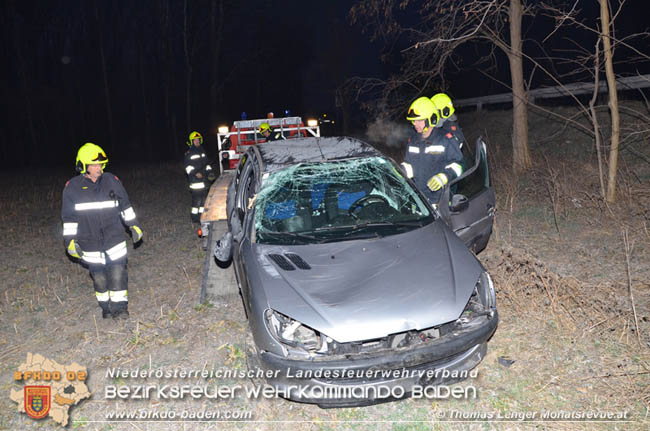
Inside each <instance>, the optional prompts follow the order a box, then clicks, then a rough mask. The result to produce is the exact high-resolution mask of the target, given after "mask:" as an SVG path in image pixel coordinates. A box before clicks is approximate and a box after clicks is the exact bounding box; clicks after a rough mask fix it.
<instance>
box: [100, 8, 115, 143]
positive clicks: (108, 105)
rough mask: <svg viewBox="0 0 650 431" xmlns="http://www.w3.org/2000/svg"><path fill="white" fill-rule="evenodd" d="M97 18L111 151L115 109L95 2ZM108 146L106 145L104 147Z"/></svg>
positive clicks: (108, 141) (102, 33) (102, 34)
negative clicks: (112, 104) (109, 86)
mask: <svg viewBox="0 0 650 431" xmlns="http://www.w3.org/2000/svg"><path fill="white" fill-rule="evenodd" d="M95 18H97V30H98V33H99V56H100V58H101V61H102V76H103V79H104V98H105V100H106V119H107V121H108V139H107V142H106V144H105V145H106V146H107V147H108V149H109V151H111V152H112V150H113V136H115V135H114V134H113V109H112V107H111V92H110V91H109V88H108V73H107V72H106V55H105V53H104V32H103V30H102V22H101V17H100V14H99V6H98V5H97V2H95ZM102 146H104V145H102ZM104 148H106V147H104Z"/></svg>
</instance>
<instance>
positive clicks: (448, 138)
mask: <svg viewBox="0 0 650 431" xmlns="http://www.w3.org/2000/svg"><path fill="white" fill-rule="evenodd" d="M406 119H407V120H409V121H410V122H411V123H412V124H413V128H414V129H415V133H414V134H413V135H412V136H411V138H409V141H408V144H407V147H406V155H405V157H404V163H402V166H403V168H404V171H405V172H406V175H407V176H408V177H409V178H413V181H414V182H415V185H416V186H417V187H418V189H420V191H422V193H424V195H425V196H426V197H427V199H428V200H429V202H431V203H432V204H437V203H438V201H439V200H440V194H441V191H442V188H443V187H444V186H445V185H446V184H447V183H448V182H449V181H451V180H453V179H454V178H456V177H458V176H460V175H461V174H462V172H463V168H462V161H463V155H462V153H461V152H460V141H459V138H458V136H457V135H455V134H452V133H450V132H448V131H447V130H445V128H442V127H436V126H437V125H438V124H439V121H440V114H439V113H438V109H436V106H435V105H434V104H433V102H432V101H431V99H429V98H428V97H420V98H419V99H416V100H415V101H414V102H413V103H412V104H411V106H410V108H409V110H408V114H407V116H406Z"/></svg>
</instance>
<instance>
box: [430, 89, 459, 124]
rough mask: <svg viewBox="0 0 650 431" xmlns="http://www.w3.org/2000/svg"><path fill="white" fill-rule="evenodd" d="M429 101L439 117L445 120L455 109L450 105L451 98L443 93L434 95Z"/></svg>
mask: <svg viewBox="0 0 650 431" xmlns="http://www.w3.org/2000/svg"><path fill="white" fill-rule="evenodd" d="M431 101H432V102H433V104H434V106H435V107H436V109H437V110H438V113H439V114H440V116H441V117H442V118H444V119H447V118H449V117H451V116H452V115H454V112H455V109H454V105H453V103H451V98H450V97H449V96H447V95H446V94H445V93H438V94H435V95H434V96H433V97H432V98H431Z"/></svg>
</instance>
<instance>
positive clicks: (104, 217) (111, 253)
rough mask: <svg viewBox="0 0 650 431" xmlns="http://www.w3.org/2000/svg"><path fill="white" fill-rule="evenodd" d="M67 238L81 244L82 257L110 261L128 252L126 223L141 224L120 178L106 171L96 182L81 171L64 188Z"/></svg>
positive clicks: (65, 238) (94, 260) (101, 262)
mask: <svg viewBox="0 0 650 431" xmlns="http://www.w3.org/2000/svg"><path fill="white" fill-rule="evenodd" d="M61 219H62V221H63V238H64V243H65V244H66V245H67V244H68V243H69V242H70V240H71V239H74V240H75V241H76V242H77V243H78V244H79V247H80V248H81V250H83V254H82V256H81V258H82V260H84V261H85V262H87V263H91V264H106V263H108V262H110V261H115V260H119V259H121V258H123V257H125V256H126V254H127V247H126V242H125V238H126V232H125V229H124V227H125V226H133V225H137V224H138V220H137V217H136V214H135V211H134V210H133V207H132V206H131V202H130V201H129V197H128V195H127V193H126V190H124V187H123V186H122V183H121V182H120V180H119V179H118V178H117V177H116V176H115V175H113V174H111V173H108V172H105V173H104V174H102V176H100V177H99V178H98V179H97V182H92V181H91V180H90V179H88V178H86V177H85V175H83V174H81V175H79V176H76V177H74V178H72V179H71V180H70V181H68V183H67V184H66V186H65V189H64V190H63V205H62V208H61Z"/></svg>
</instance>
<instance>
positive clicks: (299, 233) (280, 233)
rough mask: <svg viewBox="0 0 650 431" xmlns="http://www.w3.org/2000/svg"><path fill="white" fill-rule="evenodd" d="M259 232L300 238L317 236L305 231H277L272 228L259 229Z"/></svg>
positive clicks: (309, 238)
mask: <svg viewBox="0 0 650 431" xmlns="http://www.w3.org/2000/svg"><path fill="white" fill-rule="evenodd" d="M260 234H262V235H271V236H276V237H277V236H279V237H287V236H289V237H292V238H300V239H308V240H316V239H317V238H316V237H315V236H314V235H309V234H307V233H301V232H278V231H273V230H265V231H261V232H260Z"/></svg>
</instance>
